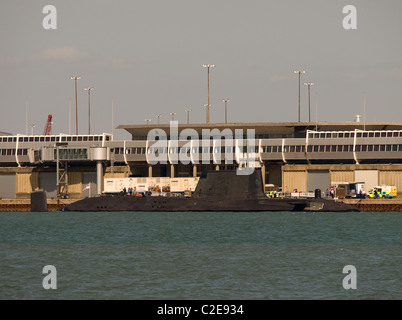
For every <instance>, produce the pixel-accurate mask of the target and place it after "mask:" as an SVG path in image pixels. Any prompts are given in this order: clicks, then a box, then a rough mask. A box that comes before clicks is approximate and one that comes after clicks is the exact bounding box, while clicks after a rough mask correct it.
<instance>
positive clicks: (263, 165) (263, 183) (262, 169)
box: [261, 162, 265, 188]
mask: <svg viewBox="0 0 402 320" xmlns="http://www.w3.org/2000/svg"><path fill="white" fill-rule="evenodd" d="M261 175H262V185H263V187H264V188H265V164H264V162H263V163H262V164H261Z"/></svg>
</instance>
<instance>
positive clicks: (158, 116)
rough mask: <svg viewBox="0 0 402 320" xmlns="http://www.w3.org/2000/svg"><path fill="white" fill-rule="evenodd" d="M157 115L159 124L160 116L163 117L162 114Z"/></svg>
mask: <svg viewBox="0 0 402 320" xmlns="http://www.w3.org/2000/svg"><path fill="white" fill-rule="evenodd" d="M156 117H157V118H158V125H159V118H160V117H162V115H161V114H157V115H156Z"/></svg>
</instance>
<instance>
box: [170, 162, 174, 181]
mask: <svg viewBox="0 0 402 320" xmlns="http://www.w3.org/2000/svg"><path fill="white" fill-rule="evenodd" d="M170 177H171V178H174V164H171V165H170Z"/></svg>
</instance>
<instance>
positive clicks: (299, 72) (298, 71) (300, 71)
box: [294, 70, 306, 122]
mask: <svg viewBox="0 0 402 320" xmlns="http://www.w3.org/2000/svg"><path fill="white" fill-rule="evenodd" d="M294 73H298V74H299V122H300V75H301V74H302V73H306V71H304V70H297V71H294Z"/></svg>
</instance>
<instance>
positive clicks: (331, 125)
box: [117, 121, 402, 140]
mask: <svg viewBox="0 0 402 320" xmlns="http://www.w3.org/2000/svg"><path fill="white" fill-rule="evenodd" d="M156 128H158V129H162V130H164V131H165V132H166V134H169V132H170V124H166V123H165V124H159V125H156V124H142V125H119V126H118V127H117V129H124V130H126V131H128V132H129V133H130V134H131V135H132V138H133V139H135V140H137V139H140V138H141V139H144V137H146V136H147V135H148V132H149V131H150V130H151V129H156ZM186 128H191V129H194V130H196V131H197V132H198V133H200V134H201V133H202V129H210V130H212V129H215V128H216V129H218V130H223V129H226V128H227V129H230V130H232V131H233V132H234V130H235V129H243V130H247V129H254V130H255V133H256V134H286V135H289V134H291V135H292V136H294V137H302V136H305V133H306V132H307V130H317V131H353V130H355V129H361V130H363V129H365V130H402V122H355V121H347V122H317V123H315V122H251V123H209V124H207V123H190V124H186V123H179V124H178V129H179V132H180V131H181V130H183V129H186ZM245 133H246V132H245Z"/></svg>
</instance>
